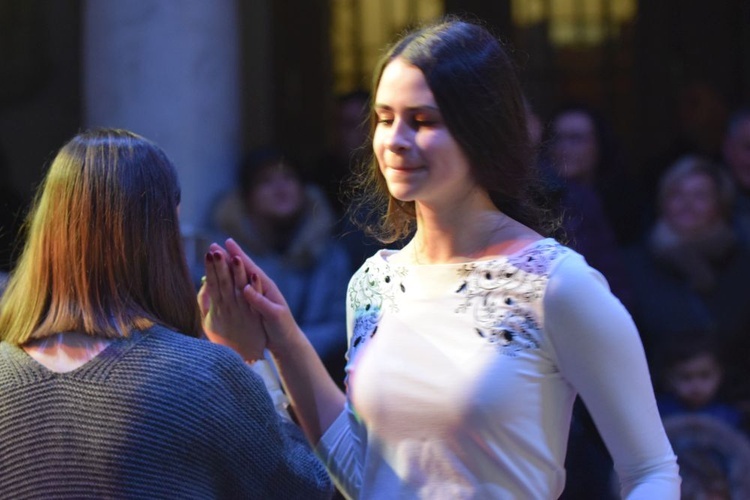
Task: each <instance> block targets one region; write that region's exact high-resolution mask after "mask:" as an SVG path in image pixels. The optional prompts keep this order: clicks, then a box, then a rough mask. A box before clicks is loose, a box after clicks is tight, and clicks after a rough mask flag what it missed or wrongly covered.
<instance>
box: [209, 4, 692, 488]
mask: <svg viewBox="0 0 750 500" xmlns="http://www.w3.org/2000/svg"><path fill="white" fill-rule="evenodd" d="M374 83H375V85H374V89H375V93H374V103H373V111H372V117H373V119H372V122H373V132H372V133H373V135H372V142H373V151H374V159H373V161H372V162H371V164H370V165H369V175H370V179H369V181H368V182H364V183H363V184H362V186H361V187H362V190H363V191H364V192H365V193H366V194H373V197H374V198H375V199H376V200H380V201H382V202H383V207H385V208H384V212H383V218H382V219H380V220H381V221H382V225H381V226H380V228H379V229H381V230H382V232H381V234H384V238H383V239H384V241H386V242H387V241H395V240H396V239H398V238H399V237H400V236H403V235H405V234H407V233H409V232H411V231H413V235H412V236H411V239H410V241H409V242H408V243H407V244H406V245H405V246H404V248H403V249H401V250H399V251H395V250H380V251H378V252H377V253H376V254H375V255H373V256H372V257H371V258H370V259H368V260H367V261H366V262H365V263H364V264H363V266H362V267H361V268H360V269H359V271H357V272H356V273H355V274H354V276H353V277H352V280H351V282H350V285H349V289H348V296H347V314H348V333H349V343H350V346H349V351H348V366H347V372H348V382H347V394H346V395H344V394H343V393H341V392H340V391H339V390H338V389H337V388H336V386H335V384H334V383H333V382H332V381H331V380H330V378H329V377H328V376H327V375H326V372H325V369H324V368H323V366H322V364H321V363H320V360H319V359H318V358H317V357H316V356H315V353H314V351H313V349H312V347H311V346H310V343H309V342H307V341H306V339H305V336H304V334H303V333H302V332H301V331H300V329H299V327H298V326H297V325H296V323H295V321H294V318H293V317H292V316H291V314H289V312H288V308H287V307H286V305H285V302H284V298H283V296H281V294H280V293H278V289H277V288H276V287H275V286H274V284H273V282H272V281H271V280H269V279H268V278H267V276H266V275H265V274H264V273H263V271H262V270H261V269H260V268H259V267H257V266H255V265H254V263H253V262H252V261H251V260H250V259H249V258H247V257H246V256H245V255H244V254H243V252H242V250H241V249H240V247H239V246H238V245H236V244H235V243H234V242H233V241H231V240H228V241H227V244H226V245H227V246H226V249H223V248H222V247H220V246H219V245H215V244H214V245H212V247H211V250H210V252H209V254H208V255H207V268H208V269H207V286H206V287H205V288H204V289H203V290H202V291H201V294H202V296H204V297H205V296H206V295H209V296H210V297H211V308H210V311H211V315H210V316H209V317H206V318H205V320H204V326H205V327H206V328H207V333H209V332H210V333H209V335H210V337H211V338H212V339H214V340H216V341H218V342H230V343H232V344H233V345H234V347H235V348H237V349H239V350H240V351H242V350H243V343H244V342H252V341H253V339H254V337H256V336H258V335H265V337H266V340H267V347H268V349H269V350H270V351H271V352H272V354H273V355H274V358H275V360H276V362H277V364H278V366H279V370H280V374H281V377H282V379H283V382H284V384H285V387H286V389H287V391H288V393H289V395H290V396H291V400H292V405H293V407H294V411H295V412H296V415H297V416H298V418H299V420H300V422H301V423H302V425H303V428H304V429H305V431H306V434H307V436H308V439H310V441H311V442H312V443H314V444H315V445H316V447H317V448H316V449H317V452H318V454H319V456H321V457H322V459H323V460H324V462H325V463H326V465H327V466H328V468H329V471H330V472H331V473H332V475H333V476H334V479H335V480H336V482H337V484H338V485H339V487H340V489H341V490H342V491H343V492H344V494H345V495H346V496H348V497H351V498H430V499H433V498H504V499H507V498H517V499H528V498H534V499H547V498H549V499H552V498H557V497H558V496H559V495H560V493H561V492H562V490H563V486H564V482H565V471H564V468H563V463H564V458H565V446H566V443H567V435H568V426H569V423H570V416H571V407H572V404H573V400H574V397H575V395H576V393H580V394H581V396H582V398H583V400H584V401H585V403H586V404H587V405H588V407H589V409H590V411H591V414H592V415H593V417H594V420H595V421H596V423H597V425H598V426H599V427H600V429H601V431H602V435H603V437H604V439H605V441H606V443H607V446H608V448H609V450H610V452H611V453H612V455H613V457H614V462H615V465H616V469H617V472H618V473H619V477H620V480H621V490H622V493H623V496H624V497H626V498H629V499H634V498H644V499H654V498H660V499H668V498H672V499H676V498H679V476H678V470H677V465H676V461H675V456H674V454H673V453H672V450H671V448H670V445H669V442H668V440H667V438H666V436H665V433H664V429H663V427H662V426H661V422H660V420H659V414H658V411H657V408H656V404H655V401H654V395H653V390H652V387H651V381H650V379H649V375H648V371H647V368H646V361H645V358H644V355H643V350H642V347H641V344H640V341H639V338H638V333H637V331H636V329H635V327H634V326H633V323H632V321H631V320H630V317H629V315H628V314H627V312H626V311H625V309H624V308H623V307H622V305H621V304H620V302H619V301H618V300H617V299H615V298H614V296H613V295H612V294H611V293H610V292H609V289H608V287H607V284H606V282H605V280H604V279H603V278H602V276H601V275H600V274H599V273H598V272H597V271H595V270H594V269H592V268H590V267H589V266H588V265H587V264H586V262H585V261H584V260H583V258H582V257H581V256H580V255H578V254H576V253H575V252H573V251H572V250H570V249H568V248H566V247H564V246H562V245H561V244H559V243H557V242H556V241H555V240H553V239H550V238H545V237H543V236H542V233H540V232H541V231H544V227H545V224H544V222H543V220H542V216H543V211H540V210H539V209H537V207H536V206H535V205H534V202H535V200H537V198H536V197H535V196H532V195H531V194H530V193H529V189H530V182H531V180H532V179H531V176H532V171H531V170H530V169H531V157H530V148H529V147H528V135H527V129H526V126H525V113H524V105H523V99H522V96H521V90H520V86H519V83H518V81H517V79H516V77H515V73H514V69H513V66H512V64H511V62H510V60H509V58H508V56H507V54H506V53H505V51H504V50H503V48H502V46H501V44H500V43H499V42H498V41H497V39H496V38H494V37H493V36H492V35H491V34H490V33H489V32H488V31H487V30H485V29H484V28H482V27H480V26H478V25H476V24H472V23H467V22H463V21H460V20H454V19H450V20H447V21H446V22H441V23H438V24H434V25H430V26H427V27H425V28H422V29H418V30H416V31H413V32H410V33H408V34H407V35H406V36H404V37H403V38H401V39H400V40H399V41H397V42H396V44H395V45H393V46H392V47H391V48H390V50H389V51H388V52H387V53H386V54H385V55H384V57H383V59H382V60H381V63H380V64H379V65H378V67H377V69H376V71H375V82H374ZM245 273H248V274H247V276H249V277H250V284H249V285H246V284H245V283H243V281H242V279H243V278H244V276H245ZM261 289H262V293H259V290H261ZM240 292H241V293H242V296H241V297H239V298H244V299H245V301H246V302H247V303H249V304H250V305H251V306H252V308H253V310H254V311H257V312H259V314H260V316H261V320H260V321H258V319H257V318H252V317H248V318H247V319H246V320H245V322H244V325H245V326H244V328H239V327H237V326H236V325H238V321H237V317H238V315H239V314H238V311H241V310H240V309H239V304H241V300H238V296H239V293H240ZM243 314H244V313H243ZM248 316H249V314H248ZM225 317H226V318H230V319H231V320H232V322H231V324H228V323H225V322H224V318H225Z"/></svg>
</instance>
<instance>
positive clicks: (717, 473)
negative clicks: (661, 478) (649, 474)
mask: <svg viewBox="0 0 750 500" xmlns="http://www.w3.org/2000/svg"><path fill="white" fill-rule="evenodd" d="M664 428H665V429H666V431H667V435H668V436H669V441H670V442H671V444H672V448H673V449H674V451H675V453H676V454H677V461H678V463H679V465H680V476H681V478H682V496H681V499H682V500H741V499H745V498H750V442H749V441H748V438H747V436H746V435H745V434H743V433H741V432H740V431H738V430H737V429H736V428H734V427H732V426H731V425H729V424H728V423H726V422H723V421H722V420H720V419H718V418H716V417H712V416H710V415H702V414H695V413H689V414H680V415H672V416H669V417H666V418H665V419H664Z"/></svg>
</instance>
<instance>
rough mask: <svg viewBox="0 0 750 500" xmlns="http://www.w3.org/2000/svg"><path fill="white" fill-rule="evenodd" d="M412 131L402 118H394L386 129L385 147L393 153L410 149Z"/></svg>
mask: <svg viewBox="0 0 750 500" xmlns="http://www.w3.org/2000/svg"><path fill="white" fill-rule="evenodd" d="M413 132H414V131H413V130H412V129H411V127H409V126H408V124H407V123H406V122H405V121H404V120H402V119H400V118H396V119H394V120H393V123H392V124H391V126H390V128H389V130H388V136H387V137H386V147H387V148H388V149H389V150H390V151H393V152H394V153H395V152H400V151H406V150H408V149H410V148H411V142H412V139H413Z"/></svg>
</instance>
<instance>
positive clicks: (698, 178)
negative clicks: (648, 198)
mask: <svg viewBox="0 0 750 500" xmlns="http://www.w3.org/2000/svg"><path fill="white" fill-rule="evenodd" d="M663 210H664V213H663V217H664V221H665V222H666V223H667V224H668V225H669V226H670V227H671V228H672V229H673V230H674V231H675V232H677V233H678V234H680V235H683V236H692V235H696V234H700V233H702V232H704V231H705V230H707V229H709V228H711V227H712V226H714V225H715V224H717V223H718V222H719V221H720V219H721V212H720V209H719V201H718V193H717V192H716V185H715V184H714V181H713V179H712V178H711V177H710V176H708V175H706V174H701V173H696V174H690V175H688V176H685V177H683V178H682V179H679V180H677V181H676V182H675V185H674V186H673V187H672V189H671V190H670V191H669V192H668V193H667V195H666V198H665V201H664V207H663Z"/></svg>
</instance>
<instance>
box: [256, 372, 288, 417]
mask: <svg viewBox="0 0 750 500" xmlns="http://www.w3.org/2000/svg"><path fill="white" fill-rule="evenodd" d="M247 365H248V366H249V367H250V369H251V370H252V371H254V372H255V373H256V374H257V375H259V376H260V378H261V379H262V380H263V385H265V386H266V390H267V391H268V395H269V396H270V397H271V401H272V402H273V406H274V408H275V409H276V413H278V414H279V416H280V417H282V418H283V419H285V420H290V421H291V420H292V418H291V417H290V416H289V399H288V398H287V397H286V394H285V393H284V390H283V389H282V388H281V383H280V381H279V376H278V374H277V373H276V370H275V368H274V367H273V366H272V365H271V361H268V360H267V359H258V360H255V361H253V362H251V363H247Z"/></svg>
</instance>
